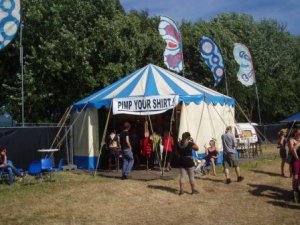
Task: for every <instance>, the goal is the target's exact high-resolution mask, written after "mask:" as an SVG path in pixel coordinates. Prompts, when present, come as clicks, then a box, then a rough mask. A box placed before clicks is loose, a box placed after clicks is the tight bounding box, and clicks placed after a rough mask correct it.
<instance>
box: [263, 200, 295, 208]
mask: <svg viewBox="0 0 300 225" xmlns="http://www.w3.org/2000/svg"><path fill="white" fill-rule="evenodd" d="M268 203H270V204H272V205H274V206H279V207H282V208H286V209H298V210H299V209H300V205H299V204H298V205H296V203H295V204H289V203H286V202H276V201H269V202H268Z"/></svg>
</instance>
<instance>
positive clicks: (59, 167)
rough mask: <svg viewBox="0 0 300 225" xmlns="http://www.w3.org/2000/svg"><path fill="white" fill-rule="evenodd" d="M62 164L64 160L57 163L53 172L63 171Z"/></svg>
mask: <svg viewBox="0 0 300 225" xmlns="http://www.w3.org/2000/svg"><path fill="white" fill-rule="evenodd" d="M63 164H64V160H63V159H60V160H59V162H58V165H57V167H54V168H53V170H54V171H55V172H58V171H62V169H63V168H62V166H63Z"/></svg>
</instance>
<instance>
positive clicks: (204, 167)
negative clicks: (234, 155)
mask: <svg viewBox="0 0 300 225" xmlns="http://www.w3.org/2000/svg"><path fill="white" fill-rule="evenodd" d="M193 158H194V159H195V160H203V159H205V154H202V155H200V154H198V153H197V152H196V151H193ZM222 161H223V154H222V153H219V154H218V155H217V158H216V160H215V164H219V163H222ZM210 166H211V162H210V161H207V160H206V161H205V163H204V164H203V165H202V168H201V171H196V172H200V174H203V175H204V174H207V173H208V172H209V169H208V168H209V167H210ZM195 169H196V168H195Z"/></svg>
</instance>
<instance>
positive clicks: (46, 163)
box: [41, 158, 54, 181]
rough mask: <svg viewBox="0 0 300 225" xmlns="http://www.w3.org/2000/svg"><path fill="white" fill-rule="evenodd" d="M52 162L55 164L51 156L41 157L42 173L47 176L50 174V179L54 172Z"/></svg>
mask: <svg viewBox="0 0 300 225" xmlns="http://www.w3.org/2000/svg"><path fill="white" fill-rule="evenodd" d="M52 164H53V163H52V159H50V158H43V159H41V169H42V175H45V176H46V177H47V176H48V175H49V180H50V181H51V180H52V174H53V172H54V169H53V167H52Z"/></svg>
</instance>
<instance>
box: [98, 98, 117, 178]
mask: <svg viewBox="0 0 300 225" xmlns="http://www.w3.org/2000/svg"><path fill="white" fill-rule="evenodd" d="M112 104H113V102H112V101H111V104H110V107H109V111H108V115H107V119H106V122H105V127H104V130H103V135H102V139H101V145H100V149H99V154H98V159H97V164H96V167H95V171H94V176H96V173H97V169H98V166H99V162H100V156H101V153H102V148H103V146H104V144H105V137H106V132H107V126H108V121H109V117H110V114H111V108H112Z"/></svg>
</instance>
